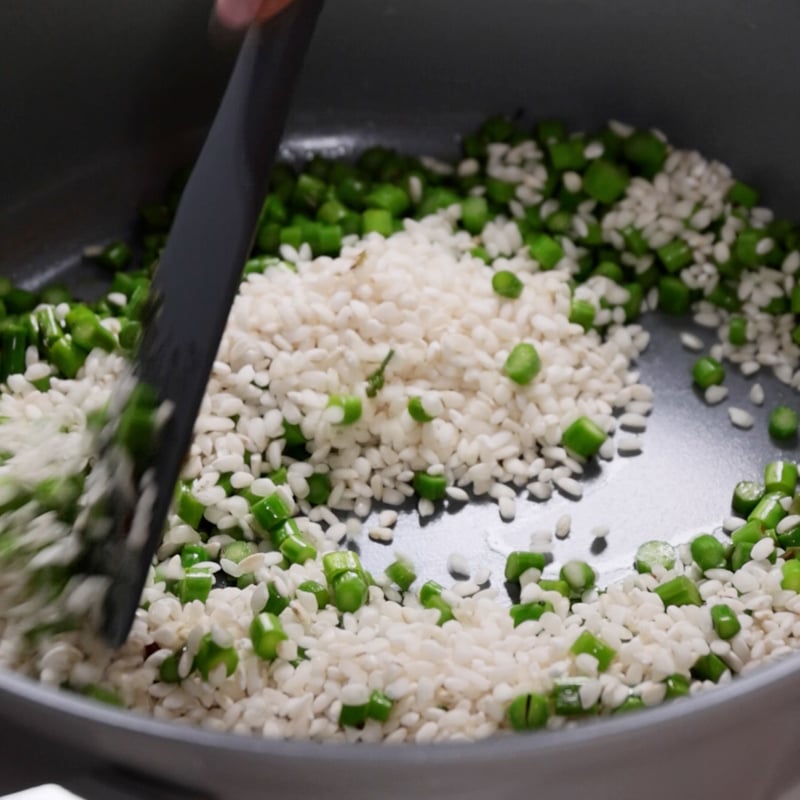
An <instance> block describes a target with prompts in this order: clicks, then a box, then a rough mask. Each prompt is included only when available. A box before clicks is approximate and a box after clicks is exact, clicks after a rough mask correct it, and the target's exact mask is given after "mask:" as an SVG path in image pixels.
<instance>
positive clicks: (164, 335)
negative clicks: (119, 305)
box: [89, 0, 322, 646]
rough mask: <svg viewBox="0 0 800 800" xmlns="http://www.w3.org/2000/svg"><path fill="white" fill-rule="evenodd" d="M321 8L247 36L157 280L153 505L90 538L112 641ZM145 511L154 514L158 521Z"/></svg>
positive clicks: (120, 628) (309, 1)
mask: <svg viewBox="0 0 800 800" xmlns="http://www.w3.org/2000/svg"><path fill="white" fill-rule="evenodd" d="M321 7H322V0H295V2H294V3H292V4H291V5H290V6H288V8H286V9H285V10H284V11H283V12H281V13H280V14H279V15H278V16H277V17H275V18H274V19H272V20H269V21H268V22H266V23H263V24H260V25H254V26H253V27H251V29H250V30H249V31H248V32H247V35H246V37H245V39H244V42H243V44H242V47H241V50H240V52H239V56H238V59H237V61H236V65H235V67H234V70H233V73H232V75H231V78H230V81H229V83H228V86H227V89H226V91H225V94H224V97H223V99H222V103H221V105H220V107H219V110H218V112H217V115H216V117H215V119H214V122H213V124H212V127H211V130H210V132H209V134H208V138H207V139H206V142H205V145H204V146H203V149H202V152H201V153H200V157H199V158H198V160H197V163H196V165H195V167H194V169H193V171H192V174H191V176H190V178H189V181H188V183H187V185H186V188H185V190H184V192H183V196H182V199H181V202H180V205H179V207H178V210H177V213H176V216H175V221H174V224H173V226H172V229H171V231H170V234H169V239H168V241H167V245H166V247H165V249H164V252H163V254H162V256H161V259H160V263H159V265H158V268H157V270H156V272H155V275H154V277H153V283H152V299H153V301H154V302H153V313H152V315H151V316H150V317H149V318H148V319H147V320H146V321H145V326H144V331H143V335H142V342H141V345H140V348H139V351H138V355H137V359H136V362H135V364H134V374H135V377H136V379H137V381H138V382H139V383H140V384H141V385H144V386H149V387H152V388H153V389H154V390H155V397H156V398H157V400H158V401H159V402H160V403H165V404H166V406H169V407H171V414H170V416H169V418H168V420H167V422H166V423H165V424H164V425H163V427H162V428H161V429H160V430H159V434H158V438H157V441H156V446H155V448H154V450H153V453H152V456H151V457H150V463H149V465H148V469H147V477H148V486H149V489H145V492H144V494H145V495H146V497H145V500H146V502H145V503H139V500H141V499H142V493H141V492H138V493H137V492H135V491H134V492H120V491H115V492H113V493H112V494H111V495H110V498H109V506H110V510H111V516H112V517H113V527H112V528H111V531H110V535H109V536H104V537H102V540H96V541H95V542H94V543H92V542H91V540H90V542H89V547H90V549H91V548H95V550H96V552H94V553H90V558H89V561H90V562H91V563H94V564H95V565H98V566H99V567H100V568H101V569H102V571H103V573H105V574H106V575H107V576H109V577H110V579H111V580H110V588H109V589H108V591H107V593H106V597H105V603H104V608H103V614H102V622H101V633H102V635H103V636H104V638H105V639H106V640H107V641H108V643H109V644H111V645H114V646H118V645H120V644H121V643H122V642H123V641H124V640H125V638H126V637H127V635H128V632H129V630H130V626H131V624H132V622H133V618H134V615H135V612H136V608H137V606H138V603H139V599H140V596H141V592H142V588H143V586H144V583H145V580H146V577H147V572H148V569H149V566H150V564H151V561H152V558H153V554H154V552H155V550H156V548H157V547H158V544H159V542H160V539H161V536H162V532H163V525H164V520H165V518H166V515H167V512H168V510H169V506H170V502H171V500H172V497H173V491H174V488H175V484H176V481H177V478H178V475H179V471H180V466H181V462H182V461H183V458H184V456H185V454H186V451H187V449H188V446H189V443H190V440H191V436H192V430H193V427H194V423H195V418H196V416H197V412H198V409H199V407H200V402H201V400H202V397H203V393H204V391H205V388H206V384H207V382H208V377H209V373H210V371H211V366H212V364H213V361H214V358H215V355H216V353H217V348H218V347H219V342H220V339H221V337H222V333H223V329H224V327H225V322H226V320H227V317H228V313H229V311H230V307H231V304H232V302H233V298H234V296H235V294H236V290H237V287H238V286H239V281H240V279H241V274H242V268H243V266H244V264H245V261H246V259H247V257H248V254H249V252H250V248H251V246H252V243H253V238H254V234H255V229H256V225H257V223H258V218H259V213H260V211H261V207H262V204H263V201H264V196H265V193H266V188H267V181H268V178H269V172H270V168H271V166H272V163H273V160H274V158H275V154H276V152H277V149H278V145H279V142H280V139H281V135H282V132H283V128H284V124H285V121H286V115H287V111H288V108H289V104H290V100H291V96H292V90H293V87H294V83H295V78H296V77H297V74H298V72H299V70H300V66H301V64H302V61H303V57H304V55H305V52H306V49H307V47H308V44H309V42H310V39H311V35H312V32H313V30H314V26H315V23H316V20H317V16H318V14H319V12H320V9H321ZM114 405H115V403H114V402H113V400H112V409H113V408H114ZM117 405H120V404H119V403H118V404H117ZM112 413H113V411H112ZM108 450H109V448H106V449H105V450H103V451H101V455H100V457H99V462H98V466H103V464H105V467H106V469H105V472H106V474H108V473H110V472H113V471H114V470H115V469H117V468H118V464H115V465H114V466H112V464H114V462H111V461H109V453H108ZM104 460H105V461H104ZM100 473H101V474H102V473H103V470H100ZM111 477H112V482H113V479H114V477H116V476H114V475H112V476H111ZM140 488H141V487H140ZM137 494H138V495H139V496H138V497H137ZM137 504H138V506H139V507H138V509H137ZM142 506H144V508H142ZM142 511H144V512H147V511H149V521H148V519H147V514H146V513H145V514H144V515H142V513H141V512H142ZM137 512H139V516H138V524H139V530H138V532H135V531H132V530H131V526H132V525H135V524H136V520H137V516H136V514H137ZM101 561H102V565H100V562H101Z"/></svg>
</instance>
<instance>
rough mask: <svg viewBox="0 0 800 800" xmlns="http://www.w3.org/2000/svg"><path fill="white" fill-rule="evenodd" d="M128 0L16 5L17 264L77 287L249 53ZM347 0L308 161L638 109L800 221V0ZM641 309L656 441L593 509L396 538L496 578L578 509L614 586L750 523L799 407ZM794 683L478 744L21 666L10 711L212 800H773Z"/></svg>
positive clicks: (300, 101) (185, 2)
mask: <svg viewBox="0 0 800 800" xmlns="http://www.w3.org/2000/svg"><path fill="white" fill-rule="evenodd" d="M334 3H335V4H336V5H335V8H334V7H333V6H334ZM114 5H119V4H108V3H105V2H101V0H86V2H85V3H83V4H82V7H81V11H80V12H76V11H74V10H73V11H71V12H70V13H69V14H67V13H65V12H66V9H65V8H63V7H62V6H63V4H60V3H58V2H57V0H41V1H40V2H39V3H37V4H30V3H27V2H26V1H25V0H7V2H6V3H4V4H3V5H2V6H1V7H0V52H2V53H3V56H0V58H3V57H5V58H11V59H13V61H9V64H11V63H13V64H14V65H15V67H14V69H13V75H12V74H11V72H10V70H6V69H3V70H0V100H2V101H3V107H4V109H5V110H4V120H5V121H4V124H3V126H0V146H2V147H1V149H0V152H2V153H3V154H4V155H5V156H9V155H11V156H13V157H12V158H0V185H3V186H4V187H5V194H4V196H3V198H2V199H0V273H4V274H9V275H12V276H14V277H15V278H16V279H18V280H21V281H22V282H23V283H25V284H26V285H29V286H36V285H40V284H41V283H42V282H44V281H46V280H49V279H52V278H53V277H54V276H56V275H58V276H62V277H66V278H68V279H69V280H70V281H71V282H72V283H73V285H75V286H76V287H78V289H79V290H80V291H83V292H86V293H87V294H90V293H94V292H96V291H98V288H99V285H100V283H99V273H98V272H97V271H95V270H94V269H93V268H91V267H87V266H86V265H81V264H79V263H78V262H79V259H77V257H76V254H77V253H78V252H79V250H80V248H81V247H82V246H83V245H84V244H87V243H89V242H93V241H99V240H103V239H105V238H109V237H111V236H115V235H120V234H123V233H125V232H126V230H127V229H128V227H129V224H130V221H131V217H132V211H133V210H134V208H135V206H136V204H137V203H138V202H139V201H140V200H141V199H142V198H144V197H153V196H155V194H156V193H157V191H158V188H159V185H160V184H161V183H162V182H163V178H164V176H165V175H166V174H168V171H169V169H170V168H172V167H174V166H177V165H179V164H180V163H182V162H183V161H184V160H185V159H186V158H187V157H188V156H189V155H190V154H191V153H192V152H193V150H194V148H195V147H196V145H197V143H198V142H199V137H200V131H202V128H203V125H204V124H205V122H206V121H207V120H208V119H209V117H210V114H211V112H212V110H213V106H214V102H215V101H216V98H217V97H218V92H219V90H220V88H221V86H222V84H223V83H224V78H225V75H226V67H227V64H228V63H229V61H230V56H231V52H232V49H231V47H230V46H227V47H226V46H221V45H219V44H218V43H217V44H215V45H214V46H209V45H208V38H207V36H206V31H205V27H206V22H207V14H208V6H207V5H204V4H203V3H200V2H198V0H174V2H164V3H162V4H152V5H153V8H152V9H141V7H140V4H134V3H131V4H130V6H131V8H122V9H120V8H114V9H110V8H109V6H114ZM32 6H36V9H35V10H34V9H33V8H32ZM134 6H135V7H136V10H135V11H134V10H133V9H134ZM329 6H330V7H329V8H328V9H327V11H326V13H325V14H324V16H323V20H322V22H321V26H320V29H319V33H318V36H317V41H316V43H315V45H314V48H313V50H312V53H311V56H310V59H309V62H308V66H307V69H306V72H305V76H304V78H303V81H302V85H301V89H300V91H299V95H298V98H297V104H296V112H295V114H294V119H293V123H292V124H291V126H290V133H289V135H288V136H287V138H286V142H285V150H284V152H285V155H286V156H287V157H291V158H300V157H302V156H303V155H304V154H306V153H308V152H310V151H323V152H326V153H328V154H347V153H350V152H353V151H354V150H357V149H359V148H360V147H363V146H364V145H366V144H370V143H373V142H382V143H388V144H391V145H395V146H398V147H400V148H402V149H405V150H407V151H409V152H427V153H434V154H442V155H447V154H454V153H455V152H456V149H455V148H456V143H455V134H456V133H457V132H459V131H465V130H468V129H469V128H470V127H472V126H473V125H474V124H475V123H476V122H478V121H479V120H480V119H481V118H482V117H483V116H484V115H485V114H487V113H490V112H495V111H498V110H502V111H514V110H515V109H516V108H517V107H520V106H522V107H525V109H526V111H527V118H528V119H534V118H535V117H537V116H551V115H559V116H563V117H565V118H567V119H568V120H570V121H571V122H572V123H573V124H575V125H587V126H591V125H596V124H598V123H600V122H602V121H604V120H605V119H607V118H608V117H617V118H620V119H625V120H627V121H631V122H634V123H639V124H649V125H657V126H659V127H661V128H663V129H664V130H665V131H666V132H667V133H668V134H669V135H670V136H671V137H672V138H673V139H674V140H675V141H676V142H677V143H678V144H679V145H682V146H687V145H690V146H697V147H698V148H699V149H700V150H701V151H703V152H704V153H705V154H706V155H708V156H715V157H719V158H721V159H722V160H724V161H727V162H729V163H731V164H732V165H733V166H734V168H735V169H736V170H737V172H738V173H739V174H741V176H742V177H743V178H745V179H747V180H750V181H752V182H755V183H758V184H759V185H761V186H765V187H766V188H767V189H768V192H767V198H766V199H767V202H769V203H770V204H771V205H773V206H774V207H776V208H777V209H778V210H779V211H780V212H782V213H785V214H788V215H790V216H796V215H792V213H791V212H792V201H793V198H795V197H796V196H797V190H796V186H797V185H798V179H800V159H797V158H796V156H794V149H795V147H796V144H795V143H796V142H797V141H800V114H798V111H797V109H798V107H800V106H798V103H797V101H798V99H800V98H798V95H799V94H800V91H799V90H798V88H797V83H796V81H794V80H792V79H791V77H790V76H796V75H798V74H800V48H796V47H795V41H796V37H797V34H798V32H800V8H798V7H797V6H796V5H795V4H794V3H792V2H791V0H785V1H781V0H773V2H770V3H758V2H755V0H753V1H752V2H745V1H744V0H735V1H734V0H732V1H731V2H719V3H715V4H696V3H694V4H693V3H690V2H688V0H686V1H684V0H681V1H680V2H673V3H669V4H662V3H655V2H653V3H651V2H644V1H643V0H623V1H622V2H615V3H613V4H611V3H603V2H590V0H542V1H541V2H531V3H524V4H523V3H520V2H519V1H518V0H497V1H496V2H494V3H492V4H491V19H487V18H486V9H487V8H488V6H487V5H486V4H485V3H479V2H467V1H466V0H439V2H437V3H433V4H432V3H427V2H423V0H404V2H402V3H401V2H399V0H398V1H397V2H391V1H387V2H377V0H332V3H331V4H329ZM697 6H700V7H699V8H698V7H697ZM712 6H713V7H712ZM177 41H182V42H183V43H184V46H183V47H182V48H181V47H178V46H176V42H177ZM145 42H147V43H149V44H148V47H145V46H144V45H143V43H145ZM43 64H45V65H46V67H47V69H46V70H45V69H44V67H43ZM365 65H366V66H365ZM165 76H166V77H165ZM56 142H57V143H58V144H57V146H56ZM646 324H647V327H648V329H649V330H650V331H651V332H652V333H653V339H652V343H651V345H650V348H649V349H648V351H647V352H646V354H645V355H644V357H643V358H642V360H641V363H640V367H641V371H642V380H643V381H644V382H647V383H650V385H651V386H653V388H654V390H655V396H656V400H655V409H654V411H653V414H652V417H651V421H650V424H649V426H648V430H647V432H646V434H645V436H644V452H643V453H642V454H641V455H640V456H636V457H632V458H619V457H617V458H616V459H615V460H614V461H613V462H611V463H602V464H601V465H600V467H599V469H597V470H596V471H595V472H594V473H593V474H592V475H591V477H590V478H589V479H588V480H587V481H586V485H585V496H584V499H583V500H582V501H581V502H579V503H574V502H572V501H570V500H569V499H567V498H564V497H561V496H556V497H554V498H553V499H552V500H550V501H549V502H547V503H533V502H529V501H524V502H522V503H520V504H519V511H518V516H517V519H516V520H515V521H514V522H513V523H510V524H506V523H503V522H501V520H500V518H499V515H498V513H497V509H496V506H495V505H494V504H493V503H478V504H474V505H472V504H471V505H470V506H469V507H466V508H461V509H460V510H455V511H451V510H446V511H444V512H442V513H440V514H438V515H437V516H436V517H435V518H433V519H432V520H430V521H428V522H426V523H425V524H424V525H420V524H419V520H418V518H417V517H416V514H415V513H414V512H413V511H407V512H405V513H403V514H402V515H401V519H400V521H399V523H398V526H397V534H396V539H395V546H397V547H398V548H400V549H402V550H403V551H404V552H406V553H408V554H409V555H411V556H412V558H413V559H414V561H415V563H416V564H417V566H418V567H419V572H420V573H421V574H424V575H425V576H426V577H430V578H434V579H437V580H439V581H441V582H444V583H446V582H447V581H448V580H451V579H450V578H449V576H448V575H447V573H446V568H445V563H446V560H447V556H448V555H449V553H451V552H453V551H458V552H459V553H462V554H463V555H465V556H466V557H467V558H468V560H469V561H470V563H471V564H472V565H473V566H476V565H478V564H486V565H487V566H489V567H491V569H492V571H493V574H494V575H495V576H499V575H500V574H501V572H502V564H503V558H504V554H505V552H507V551H508V550H510V549H513V548H515V547H520V546H521V547H524V546H526V544H527V542H528V539H529V537H530V534H531V533H532V532H533V531H534V530H539V529H543V528H551V529H552V527H553V526H554V524H555V521H556V519H557V518H558V517H559V516H560V515H561V514H563V513H566V512H568V513H570V514H571V515H572V519H573V526H572V527H573V532H572V534H571V535H570V537H569V538H568V539H567V540H565V541H563V542H557V543H556V547H555V557H556V559H558V560H565V559H567V558H571V557H577V558H584V559H589V560H591V562H592V563H593V564H594V565H595V566H597V567H598V569H599V570H600V572H601V576H602V578H603V580H609V579H613V578H614V577H615V576H617V575H619V574H621V573H623V572H624V571H626V570H629V569H630V568H631V561H632V554H633V552H634V550H635V548H636V545H637V544H638V543H640V542H642V541H645V540H647V539H668V540H671V541H673V542H676V543H677V542H681V541H686V540H688V539H689V538H690V537H691V536H692V535H693V534H696V533H698V532H700V531H710V530H713V529H714V528H715V527H717V526H718V525H719V524H720V523H721V520H722V518H723V516H725V515H726V514H727V513H728V511H727V509H728V504H729V500H730V491H731V488H732V486H733V484H734V483H735V482H736V481H737V480H739V479H741V478H756V477H758V476H759V475H760V473H761V470H762V468H763V464H764V463H765V461H767V460H769V459H770V458H773V457H776V456H780V455H783V456H786V455H787V453H786V452H785V451H781V450H779V449H778V448H776V446H775V445H774V444H773V443H771V442H770V440H769V437H768V436H767V434H766V422H765V420H766V414H767V413H768V411H769V408H770V407H771V406H772V405H773V404H774V403H777V402H781V401H790V402H792V401H794V400H796V398H793V397H792V396H791V393H790V392H789V391H788V390H787V389H786V388H785V387H782V386H780V385H779V384H778V383H777V381H774V380H773V379H771V378H770V377H768V376H759V377H758V380H760V381H761V382H762V383H763V384H764V386H765V388H766V389H767V394H768V398H769V399H768V402H767V404H766V406H765V407H764V409H755V408H753V407H751V405H750V404H749V402H748V400H747V390H748V387H749V386H750V385H751V383H752V379H751V380H749V381H747V380H745V379H743V378H741V377H740V376H739V375H738V374H731V375H730V377H729V379H728V381H727V385H728V386H729V387H730V390H731V398H730V400H729V401H728V402H726V403H724V404H722V405H720V406H718V407H715V408H709V407H707V406H705V405H704V404H703V402H702V400H701V398H700V397H699V396H697V395H696V394H695V393H694V392H693V391H692V390H691V389H690V388H689V378H688V370H689V366H690V364H691V363H692V361H693V359H694V357H695V356H694V355H692V354H690V353H687V352H686V351H684V350H683V349H682V348H681V346H680V343H679V341H678V337H677V334H678V332H679V331H681V330H689V329H691V330H695V332H699V333H700V335H702V336H703V337H704V338H705V340H706V341H707V342H709V343H710V342H711V341H712V339H711V333H709V332H704V331H696V329H694V328H691V326H690V325H689V324H688V323H685V322H682V321H675V320H668V319H664V318H661V317H659V316H650V317H648V319H647V323H646ZM729 372H731V373H732V372H733V371H732V370H730V371H729ZM729 404H736V405H740V406H742V407H745V408H748V410H751V411H753V413H754V416H755V418H756V423H755V427H754V429H753V430H752V431H749V432H745V431H738V430H736V429H734V428H733V427H732V426H731V425H730V423H729V421H728V419H727V412H726V408H727V405H729ZM789 455H792V453H790V454H789ZM598 524H604V525H607V526H608V527H609V528H610V534H609V536H608V539H607V547H606V548H605V549H604V550H602V552H597V546H596V545H595V552H594V553H592V549H591V548H592V545H593V542H592V538H591V534H590V531H591V528H592V527H594V526H595V525H598ZM361 549H362V555H363V558H364V562H365V564H366V566H367V567H368V568H370V569H377V570H380V569H381V568H382V567H383V566H385V565H386V564H387V563H388V562H389V560H390V559H391V554H392V549H393V548H391V547H386V546H383V545H379V544H375V543H373V542H370V541H369V540H368V539H367V537H366V535H364V536H363V538H362V541H361ZM798 672H800V664H798V663H797V659H794V658H790V659H788V660H787V661H785V662H783V663H781V664H778V665H776V666H774V667H771V668H768V669H765V670H763V671H760V672H758V673H757V674H755V675H753V676H750V677H748V678H745V679H742V680H741V681H737V682H735V683H734V684H733V685H731V686H728V687H724V688H721V689H718V690H715V691H713V692H710V693H708V694H707V695H706V696H704V697H702V698H698V699H695V700H693V701H691V702H686V703H684V702H676V703H673V704H672V705H670V706H668V707H664V708H661V709H657V710H654V711H651V712H648V713H645V714H642V715H633V716H630V717H628V718H627V719H615V720H612V721H606V722H602V723H600V724H589V725H584V726H581V727H579V728H574V729H570V730H565V731H562V732H559V733H557V734H552V735H544V736H538V735H537V736H531V737H506V738H500V739H496V740H493V741H489V742H484V743H479V744H476V745H469V746H464V745H457V746H456V745H454V746H436V747H426V748H422V747H402V748H396V747H395V748H376V747H371V746H360V747H339V746H317V745H310V744H305V743H286V742H272V741H261V740H251V739H242V738H235V737H231V736H218V735H211V734H206V733H203V732H200V731H195V730H188V729H186V728H183V727H177V726H171V725H164V724H161V723H157V722H155V721H153V720H149V719H144V718H142V717H139V716H136V715H130V714H121V713H119V712H115V711H113V710H109V709H106V708H103V707H99V706H96V705H95V704H93V703H90V702H88V701H85V700H81V699H78V698H74V697H70V696H67V695H64V694H61V693H55V692H51V691H48V690H46V689H44V688H43V687H40V686H38V685H35V684H31V683H29V682H27V681H24V680H22V679H20V678H18V677H16V676H9V675H4V674H0V715H2V716H3V717H5V718H6V719H8V720H9V727H6V728H5V733H4V734H3V739H4V740H5V739H6V738H8V739H10V738H11V737H12V736H13V730H14V728H13V726H14V725H22V726H24V727H26V728H30V729H33V730H35V731H37V732H38V733H40V734H41V735H42V757H43V760H44V761H47V758H48V753H56V752H60V753H61V756H62V758H63V755H64V752H73V751H74V752H83V753H91V754H92V755H93V756H94V757H95V758H97V759H99V760H100V762H101V763H104V764H114V765H120V766H123V767H126V768H129V769H133V770H135V771H136V772H137V773H141V774H144V775H146V776H148V777H149V778H153V779H156V778H158V779H162V780H166V781H169V782H170V783H174V784H178V785H180V786H185V787H191V788H193V789H195V790H198V789H201V788H205V789H206V790H207V791H208V793H209V795H210V796H214V797H237V798H240V797H247V796H254V795H256V794H258V793H260V792H261V791H263V792H264V793H266V792H267V791H269V792H270V793H272V792H275V793H278V792H281V793H283V794H284V795H285V796H288V797H300V796H306V797H317V796H321V795H322V794H323V792H324V794H325V795H327V796H328V797H331V798H334V799H335V798H338V797H345V796H346V797H348V798H350V800H357V798H371V797H376V796H381V797H385V798H395V797H397V798H401V797H403V798H405V797H408V796H411V795H416V796H419V797H421V798H465V799H467V800H468V799H469V798H482V797H489V796H491V797H497V798H505V797H509V798H510V797H512V796H514V797H516V796H517V795H518V794H519V792H520V791H521V790H529V791H535V792H537V793H538V792H542V793H546V794H547V796H548V797H550V798H555V799H556V800H558V799H560V798H564V799H565V800H566V798H574V797H578V796H582V795H583V794H588V793H591V794H592V795H594V796H596V797H600V798H603V797H610V796H612V794H613V796H614V797H619V798H628V797H630V798H634V797H640V796H647V797H649V798H662V797H664V798H666V797H674V796H675V793H676V792H683V794H684V796H686V797H695V796H700V795H701V794H704V793H705V792H708V791H713V792H714V794H715V795H717V793H719V795H720V796H721V795H722V793H723V792H724V793H726V794H727V796H728V797H732V798H747V800H757V799H758V798H765V800H766V799H767V798H769V799H770V800H772V798H777V797H778V795H779V790H780V788H781V787H783V786H784V785H785V784H787V783H789V782H790V781H791V780H792V779H793V774H792V768H791V764H792V763H793V760H794V758H795V754H796V749H795V747H794V746H793V744H792V743H793V742H796V741H797V734H798V728H800V715H798V714H797V710H798V708H800V676H798V674H797V673H798ZM796 719H798V722H796V721H795V720H796ZM48 748H51V749H48ZM63 748H66V751H63V750H62V749H63ZM756 765H757V766H756Z"/></svg>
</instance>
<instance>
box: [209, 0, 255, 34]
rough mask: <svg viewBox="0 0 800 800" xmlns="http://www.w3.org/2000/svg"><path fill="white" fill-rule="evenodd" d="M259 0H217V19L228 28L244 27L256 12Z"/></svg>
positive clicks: (253, 17)
mask: <svg viewBox="0 0 800 800" xmlns="http://www.w3.org/2000/svg"><path fill="white" fill-rule="evenodd" d="M260 5H261V0H217V6H216V16H217V19H218V20H219V21H220V22H221V23H222V24H223V25H225V26H226V27H228V28H244V27H246V26H247V25H249V24H250V23H251V22H252V21H253V20H254V19H255V18H256V15H257V14H258V10H259V7H260Z"/></svg>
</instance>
